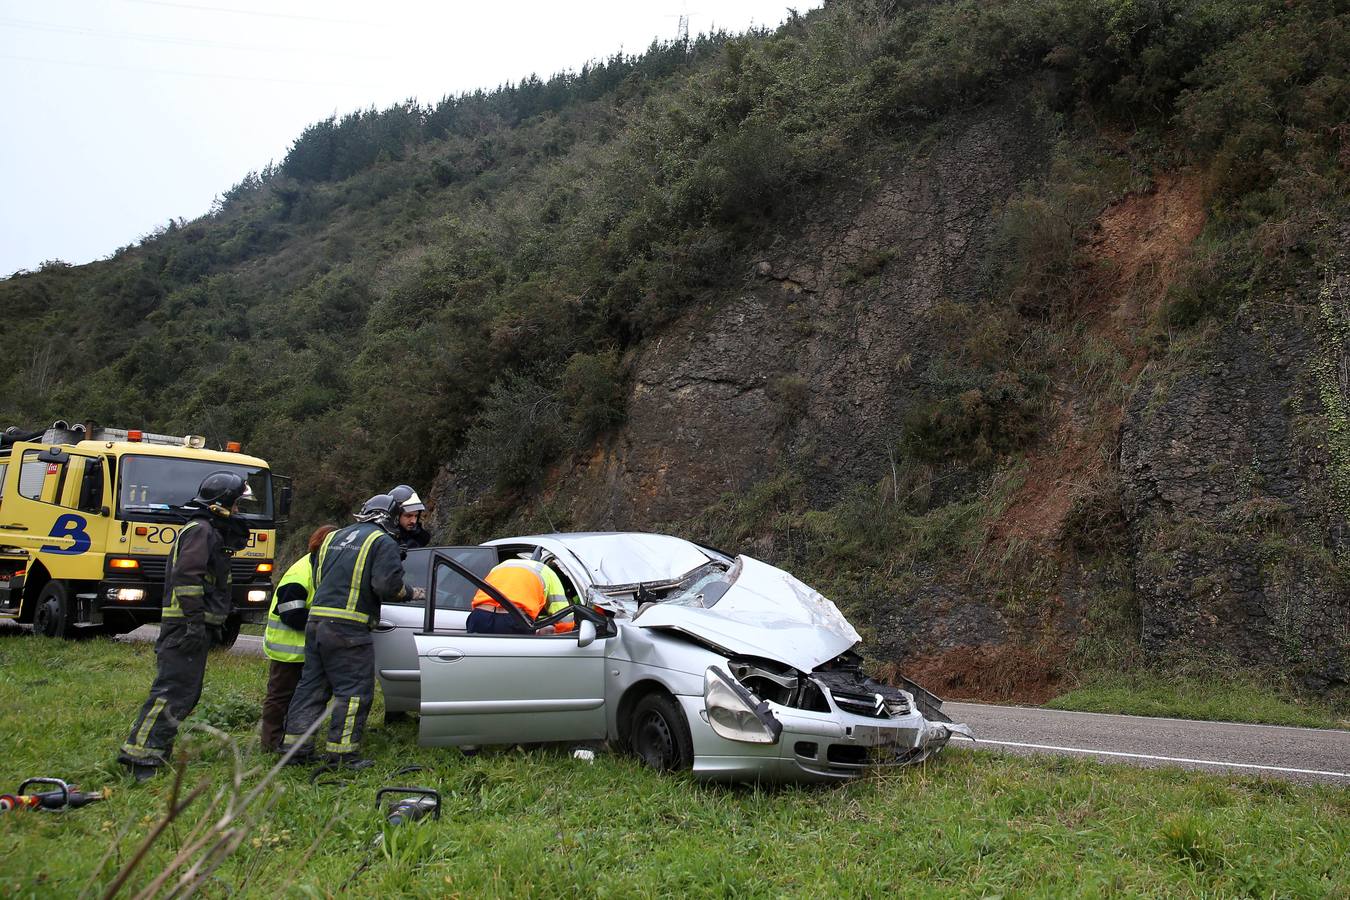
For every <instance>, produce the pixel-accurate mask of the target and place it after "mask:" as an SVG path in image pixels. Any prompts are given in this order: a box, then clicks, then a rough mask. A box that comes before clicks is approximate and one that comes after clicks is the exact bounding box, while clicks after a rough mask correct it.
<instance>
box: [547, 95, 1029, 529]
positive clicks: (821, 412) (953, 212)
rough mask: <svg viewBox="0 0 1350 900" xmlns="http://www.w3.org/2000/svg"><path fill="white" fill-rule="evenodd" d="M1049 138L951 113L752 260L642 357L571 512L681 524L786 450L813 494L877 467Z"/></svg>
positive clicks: (627, 522)
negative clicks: (944, 309)
mask: <svg viewBox="0 0 1350 900" xmlns="http://www.w3.org/2000/svg"><path fill="white" fill-rule="evenodd" d="M1047 140H1048V136H1047V134H1046V133H1045V131H1044V129H1043V127H1042V126H1040V125H1038V124H1037V123H1036V122H1035V121H1034V120H1033V119H1032V118H1031V117H1030V116H1029V115H1026V114H1021V113H1017V112H1011V113H1004V114H997V115H992V116H984V117H979V118H970V119H966V120H965V121H960V122H957V123H955V124H953V125H952V126H951V127H949V129H948V130H947V131H946V133H944V134H942V135H940V136H938V137H937V138H936V140H935V142H934V143H933V144H932V146H931V147H930V149H929V150H928V151H927V152H926V153H925V154H924V155H922V156H920V157H917V158H915V157H910V156H908V155H905V156H899V157H896V158H893V159H890V160H888V161H886V162H884V163H883V164H881V165H880V166H879V169H878V171H877V172H876V173H875V177H876V179H877V183H876V185H875V187H873V188H871V189H858V190H853V191H847V192H845V193H844V194H843V195H842V197H841V198H840V199H838V200H836V201H835V202H834V203H833V204H832V205H831V206H830V207H828V208H825V209H817V210H814V211H812V212H811V213H810V214H809V216H808V218H807V219H806V221H803V222H802V223H801V224H800V227H799V228H798V229H797V230H796V231H795V232H793V233H791V234H787V235H783V236H781V237H780V239H779V240H778V241H777V242H776V243H775V244H774V245H773V246H769V247H765V248H763V249H762V250H761V251H760V252H758V253H756V254H754V256H752V257H751V258H750V259H747V261H746V262H747V269H749V270H750V274H749V275H748V277H747V279H746V282H745V283H744V284H743V285H742V286H741V288H740V290H738V291H737V292H736V293H735V294H733V295H732V296H730V297H724V298H718V299H717V300H716V301H715V302H713V303H710V304H709V305H708V306H707V307H706V308H704V309H701V310H698V311H696V312H692V313H690V314H689V315H687V316H686V317H684V319H683V320H682V321H679V322H677V323H676V324H674V325H673V326H671V327H670V328H669V330H668V331H667V332H666V333H665V334H664V335H663V336H662V337H660V338H659V339H657V340H654V341H651V342H650V343H649V344H648V345H647V346H646V347H645V348H644V349H643V350H642V351H641V352H640V353H639V354H638V355H637V357H636V358H635V359H634V360H632V365H631V368H632V371H633V372H635V373H636V374H635V378H634V384H633V389H632V394H631V397H630V400H629V406H628V422H627V425H626V426H625V427H624V428H623V429H622V431H621V432H620V433H619V434H618V435H617V436H616V437H615V438H614V439H613V440H611V441H609V442H608V443H607V444H606V445H605V446H603V447H602V448H601V449H600V450H599V451H598V452H596V453H595V455H594V456H593V458H592V459H590V460H589V463H588V465H587V466H586V468H585V469H584V471H583V472H581V473H578V474H579V475H581V477H580V478H579V479H575V480H573V481H572V483H571V484H570V485H569V486H568V487H566V488H564V490H563V496H564V497H565V498H566V502H567V504H568V506H569V508H570V511H571V517H572V519H573V520H574V521H578V522H584V523H587V524H589V525H593V526H603V527H613V528H644V527H651V526H653V525H654V524H658V523H674V522H679V521H681V520H683V519H686V518H688V517H690V516H691V515H695V514H697V513H698V512H700V511H701V510H703V509H704V508H706V507H707V506H708V505H709V504H710V503H712V502H713V501H714V500H716V499H717V498H718V497H720V496H722V495H723V494H724V493H726V492H728V491H741V490H745V489H747V488H748V487H750V486H751V485H752V484H754V483H756V482H757V481H758V480H760V479H762V478H764V477H765V476H766V475H767V474H770V473H772V472H774V471H776V470H777V469H779V468H780V467H781V466H783V465H784V464H786V463H787V462H788V461H791V462H792V463H793V465H794V466H796V467H799V468H801V469H804V470H805V471H808V472H809V473H810V475H809V477H808V479H807V481H808V491H809V494H810V495H811V497H812V499H813V500H814V501H816V502H823V501H826V500H828V499H830V498H832V497H834V496H835V495H837V494H838V492H839V491H841V490H843V489H845V488H846V487H847V486H850V485H853V484H857V483H859V482H872V481H875V480H876V479H878V478H879V477H881V476H882V474H883V473H884V472H885V471H886V470H887V468H888V466H889V464H890V461H889V457H888V449H887V448H888V446H893V445H894V442H895V440H896V438H897V437H898V434H897V430H896V424H895V423H897V422H899V421H900V420H901V419H902V418H903V414H904V411H905V410H906V409H907V407H908V406H909V404H910V403H911V402H912V398H913V397H914V396H915V393H916V391H917V390H918V389H919V388H920V387H921V386H922V384H923V382H924V379H925V377H926V375H927V369H928V366H929V365H930V363H931V362H932V360H933V359H934V357H935V355H936V353H935V351H936V350H937V349H938V347H937V342H938V341H940V340H941V338H940V336H939V333H938V331H937V329H936V328H935V323H934V321H933V316H932V315H931V313H932V311H933V309H934V307H935V306H936V305H937V304H939V303H940V302H942V301H955V302H970V301H972V300H974V299H975V298H977V297H979V296H980V295H981V292H982V291H986V290H988V283H989V280H990V273H989V265H988V260H989V257H990V251H991V249H992V246H993V242H994V240H995V236H996V233H997V229H998V225H999V215H1000V211H1001V208H1002V205H1003V203H1004V202H1005V201H1006V200H1007V198H1008V197H1009V196H1010V195H1011V194H1012V193H1013V192H1014V191H1015V190H1016V189H1017V187H1018V185H1019V184H1020V183H1022V182H1023V181H1024V180H1025V179H1027V178H1029V177H1031V176H1032V175H1034V174H1037V173H1038V172H1040V171H1041V170H1042V169H1043V168H1044V167H1045V165H1046V163H1047V155H1048V144H1047Z"/></svg>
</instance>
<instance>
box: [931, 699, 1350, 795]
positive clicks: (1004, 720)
mask: <svg viewBox="0 0 1350 900" xmlns="http://www.w3.org/2000/svg"><path fill="white" fill-rule="evenodd" d="M942 709H943V711H944V712H946V713H947V714H948V715H950V716H951V717H952V718H953V719H954V720H956V721H958V722H965V723H966V724H967V725H969V726H970V727H971V728H972V729H973V730H974V732H975V737H976V738H977V739H978V743H976V744H975V745H974V746H976V747H978V748H980V749H985V750H999V751H1003V752H1007V753H1018V754H1023V755H1032V754H1043V753H1052V754H1057V755H1062V756H1091V757H1095V758H1097V759H1100V760H1103V761H1106V762H1118V763H1127V764H1130V765H1140V766H1177V767H1180V768H1183V769H1196V770H1202V771H1208V772H1229V773H1232V774H1237V775H1261V776H1267V777H1272V778H1283V779H1286V780H1289V781H1296V782H1301V783H1304V784H1311V783H1316V782H1322V783H1329V784H1339V785H1344V786H1346V787H1350V731H1332V730H1328V729H1318V728H1286V727H1283V726H1278V725H1239V724H1234V723H1231V722H1196V721H1191V720H1189V719H1162V718H1152V717H1146V716H1113V715H1104V714H1102V713H1081V712H1061V711H1059V710H1053V709H1034V708H1029V707H1022V706H988V705H985V704H982V703H954V702H950V703H945V704H943V707H942ZM952 746H958V743H953V744H952ZM959 746H963V747H969V746H971V745H970V744H969V743H968V742H965V741H961V742H959Z"/></svg>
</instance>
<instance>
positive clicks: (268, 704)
mask: <svg viewBox="0 0 1350 900" xmlns="http://www.w3.org/2000/svg"><path fill="white" fill-rule="evenodd" d="M267 662H268V666H267V696H266V697H265V698H263V708H262V748H263V749H264V750H270V751H272V752H274V753H279V752H280V751H281V738H282V736H283V735H285V734H286V710H288V709H289V708H290V706H291V697H292V696H293V695H294V694H295V686H296V685H297V684H299V683H300V673H301V672H302V671H303V670H304V668H305V664H304V663H302V662H277V661H276V660H275V659H269V660H268V661H267Z"/></svg>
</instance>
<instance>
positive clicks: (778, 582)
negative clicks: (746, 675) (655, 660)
mask: <svg viewBox="0 0 1350 900" xmlns="http://www.w3.org/2000/svg"><path fill="white" fill-rule="evenodd" d="M739 565H740V569H741V571H740V574H739V576H738V577H737V578H736V580H735V581H734V582H733V583H732V585H731V587H730V588H728V589H727V592H726V593H725V594H723V595H722V599H721V600H719V601H717V603H716V604H715V605H714V606H713V607H712V608H711V609H701V608H699V607H694V606H684V605H681V604H678V603H658V604H655V605H653V606H650V607H648V608H646V609H645V610H643V611H642V613H641V614H640V615H639V616H638V617H637V618H636V619H635V620H634V622H633V624H634V625H637V626H639V627H642V628H656V629H672V630H675V631H682V632H685V633H686V634H690V635H693V636H695V637H698V638H702V639H703V640H705V641H707V642H709V643H711V644H715V645H716V646H718V647H720V648H722V649H724V650H728V651H730V652H732V653H736V654H746V655H749V656H759V657H763V658H764V659H771V660H775V661H777V662H783V663H787V664H788V665H790V666H793V667H795V668H796V669H798V670H800V671H802V672H810V671H811V670H812V669H814V668H815V667H816V666H819V665H820V664H821V663H825V662H829V661H830V660H832V659H834V658H835V657H836V656H838V655H839V654H841V653H843V652H844V651H845V650H848V649H849V648H851V647H852V646H853V645H854V644H857V643H858V642H859V641H860V640H861V638H860V637H859V636H858V632H857V631H855V630H854V629H853V626H852V625H850V624H849V622H848V619H845V618H844V614H843V613H841V612H840V611H839V608H838V607H837V606H835V605H834V603H832V602H831V601H829V600H827V599H826V598H825V597H823V596H821V594H820V593H818V592H817V591H814V590H812V589H811V588H809V587H807V586H806V585H804V584H802V583H801V582H800V581H798V580H797V579H796V578H793V577H792V576H791V575H789V574H788V573H786V572H784V571H783V570H782V569H777V568H774V567H773V566H770V565H767V564H765V563H762V562H760V561H759V560H756V559H752V558H751V557H748V556H742V557H740V558H739Z"/></svg>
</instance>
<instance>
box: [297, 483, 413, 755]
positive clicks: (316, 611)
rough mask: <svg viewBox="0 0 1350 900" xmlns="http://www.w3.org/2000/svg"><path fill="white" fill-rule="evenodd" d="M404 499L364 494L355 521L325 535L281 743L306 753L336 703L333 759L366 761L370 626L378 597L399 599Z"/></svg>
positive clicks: (328, 750)
mask: <svg viewBox="0 0 1350 900" xmlns="http://www.w3.org/2000/svg"><path fill="white" fill-rule="evenodd" d="M399 511H400V510H399V505H398V501H397V500H395V499H394V498H393V497H391V496H389V495H388V494H376V495H375V496H374V497H371V498H370V499H369V500H367V501H366V502H365V505H364V506H362V507H361V512H360V514H359V515H358V516H357V522H356V524H355V525H349V526H347V527H346V528H343V529H341V530H340V531H335V532H333V533H332V534H330V535H328V537H326V538H324V541H323V544H322V545H321V546H320V548H319V558H318V560H317V562H316V563H315V566H314V583H315V585H316V587H315V590H314V601H313V603H312V604H311V605H310V609H309V621H308V622H307V623H306V624H305V665H304V670H303V671H302V672H301V674H300V684H299V685H297V686H296V688H295V696H294V697H292V698H291V706H290V709H289V710H288V711H287V713H286V737H285V739H284V741H283V744H282V749H283V751H290V750H291V749H292V748H296V749H295V754H294V756H293V757H292V758H293V759H294V760H296V761H304V760H306V759H309V758H312V757H313V756H314V753H315V750H314V747H315V744H316V743H317V742H316V741H314V740H313V739H311V738H310V737H307V736H306V734H305V732H307V731H308V730H309V729H310V727H311V726H312V725H313V724H314V723H315V721H316V720H318V719H320V718H321V717H322V716H323V715H324V713H325V711H327V710H328V709H329V708H330V699H331V711H332V712H331V717H330V719H329V724H328V740H327V742H326V743H325V744H324V750H325V755H326V758H327V761H328V762H330V763H332V764H335V765H341V766H346V767H350V768H365V767H366V766H368V765H370V764H371V761H370V760H366V759H361V758H360V749H361V738H362V736H363V734H364V732H365V725H366V717H367V716H368V715H369V714H370V704H371V702H372V701H373V700H374V698H375V650H374V647H373V644H372V641H371V637H370V629H371V626H372V625H374V624H375V622H377V621H379V617H380V604H381V603H382V602H393V601H396V600H401V599H402V598H403V597H404V596H406V593H407V592H406V590H405V589H404V587H403V560H402V559H401V557H400V550H399V546H398V543H397V542H396V540H395V535H397V533H398V521H399Z"/></svg>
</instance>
